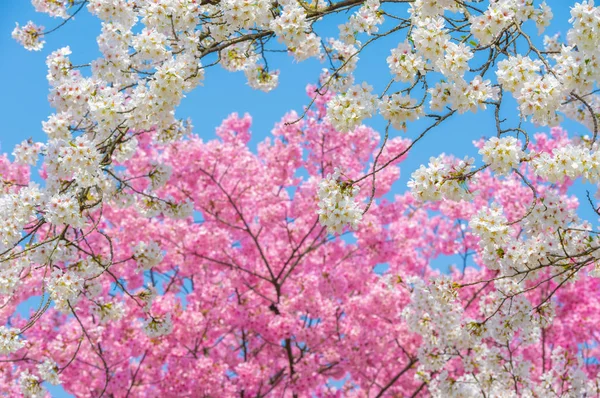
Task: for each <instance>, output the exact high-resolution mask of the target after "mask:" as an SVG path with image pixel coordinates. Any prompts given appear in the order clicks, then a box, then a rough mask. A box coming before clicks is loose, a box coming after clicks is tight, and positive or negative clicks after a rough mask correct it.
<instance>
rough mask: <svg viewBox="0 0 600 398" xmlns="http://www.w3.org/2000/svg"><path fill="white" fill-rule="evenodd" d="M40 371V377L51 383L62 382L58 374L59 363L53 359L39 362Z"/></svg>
mask: <svg viewBox="0 0 600 398" xmlns="http://www.w3.org/2000/svg"><path fill="white" fill-rule="evenodd" d="M37 369H38V373H39V374H40V377H41V378H42V379H43V380H44V381H47V382H48V383H50V384H53V385H55V386H56V385H58V384H60V375H59V374H58V370H59V369H58V365H57V364H56V362H54V361H52V360H51V359H45V360H44V362H42V363H40V364H38V366H37Z"/></svg>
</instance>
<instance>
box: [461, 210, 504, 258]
mask: <svg viewBox="0 0 600 398" xmlns="http://www.w3.org/2000/svg"><path fill="white" fill-rule="evenodd" d="M507 224H508V221H507V219H506V217H505V216H504V212H503V209H502V207H500V205H498V204H496V203H494V204H492V206H491V207H484V208H482V209H481V210H479V212H478V213H477V214H476V215H475V216H473V217H472V218H471V221H469V227H471V230H472V231H473V233H474V234H475V235H476V236H477V237H479V246H480V247H481V248H482V249H483V251H484V254H485V255H486V257H488V258H489V257H491V258H492V259H493V258H497V257H500V258H502V257H503V256H504V253H505V251H506V246H507V243H508V242H509V241H510V238H511V236H510V227H509V226H508V225H507ZM494 255H496V256H495V257H494ZM486 265H487V266H488V267H489V268H492V269H498V266H499V265H498V264H497V263H495V262H494V261H486Z"/></svg>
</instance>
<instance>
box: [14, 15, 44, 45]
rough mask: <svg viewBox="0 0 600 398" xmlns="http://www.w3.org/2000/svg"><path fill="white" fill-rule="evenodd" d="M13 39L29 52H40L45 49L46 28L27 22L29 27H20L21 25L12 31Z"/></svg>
mask: <svg viewBox="0 0 600 398" xmlns="http://www.w3.org/2000/svg"><path fill="white" fill-rule="evenodd" d="M12 37H13V39H15V40H16V41H18V42H19V44H21V45H22V46H23V47H25V48H26V49H27V50H29V51H39V50H41V49H42V48H43V47H44V43H45V41H44V40H42V37H44V27H43V26H38V25H36V24H34V23H33V22H31V21H29V22H27V25H25V26H23V27H20V26H19V24H17V26H16V27H15V29H14V30H13V31H12Z"/></svg>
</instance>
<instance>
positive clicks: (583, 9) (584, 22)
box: [567, 0, 600, 55]
mask: <svg viewBox="0 0 600 398" xmlns="http://www.w3.org/2000/svg"><path fill="white" fill-rule="evenodd" d="M569 22H571V23H572V24H573V28H572V29H569V32H568V33H567V39H568V40H569V43H570V44H576V45H577V48H578V49H579V50H580V51H583V52H585V53H587V54H589V55H591V54H598V48H599V47H600V37H598V32H597V28H598V24H600V8H599V7H595V6H594V0H589V1H582V2H581V3H575V4H574V5H573V7H571V19H570V20H569Z"/></svg>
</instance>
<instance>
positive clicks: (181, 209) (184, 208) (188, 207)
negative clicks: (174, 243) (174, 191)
mask: <svg viewBox="0 0 600 398" xmlns="http://www.w3.org/2000/svg"><path fill="white" fill-rule="evenodd" d="M162 211H163V214H164V215H165V216H167V217H169V218H170V219H172V220H183V219H185V218H187V217H190V216H192V215H193V214H194V203H193V202H192V201H191V200H189V199H188V200H186V201H185V202H181V203H174V202H171V203H165V204H164V206H163V210H162Z"/></svg>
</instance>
